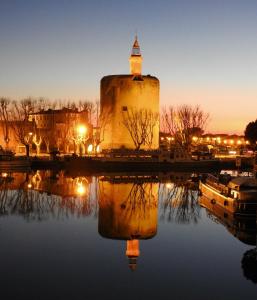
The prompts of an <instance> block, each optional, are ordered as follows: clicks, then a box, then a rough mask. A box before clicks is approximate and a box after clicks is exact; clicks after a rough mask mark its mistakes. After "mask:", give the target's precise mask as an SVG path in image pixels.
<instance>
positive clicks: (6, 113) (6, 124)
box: [0, 98, 11, 148]
mask: <svg viewBox="0 0 257 300" xmlns="http://www.w3.org/2000/svg"><path fill="white" fill-rule="evenodd" d="M10 109H11V101H10V99H8V98H0V122H1V127H2V130H3V136H4V141H5V146H6V148H8V144H9V141H10V136H9V131H10Z"/></svg>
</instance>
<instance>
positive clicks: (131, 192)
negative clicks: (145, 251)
mask: <svg viewBox="0 0 257 300" xmlns="http://www.w3.org/2000/svg"><path fill="white" fill-rule="evenodd" d="M146 180H147V179H146V178H139V177H138V178H133V180H132V179H131V178H130V179H129V178H127V179H120V178H116V179H115V178H109V179H108V178H103V179H102V180H101V179H100V181H99V214H98V231H99V234H100V235H101V236H102V237H105V238H109V239H119V240H124V241H126V244H127V249H126V255H127V257H128V259H129V267H130V269H131V270H135V269H136V266H137V258H138V256H139V255H140V250H139V244H140V240H145V239H151V238H153V237H154V236H155V235H156V233H157V210H158V190H159V184H158V183H157V182H147V181H146Z"/></svg>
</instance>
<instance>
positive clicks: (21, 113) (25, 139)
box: [11, 98, 36, 157]
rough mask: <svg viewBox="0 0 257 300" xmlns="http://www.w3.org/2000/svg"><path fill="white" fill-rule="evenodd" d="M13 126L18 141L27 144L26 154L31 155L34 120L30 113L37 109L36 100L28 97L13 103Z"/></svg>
mask: <svg viewBox="0 0 257 300" xmlns="http://www.w3.org/2000/svg"><path fill="white" fill-rule="evenodd" d="M12 105H13V106H12V111H11V118H12V122H11V125H12V128H13V131H14V134H15V138H16V140H17V142H20V143H21V144H22V145H24V146H25V149H26V156H27V157H29V146H30V143H31V139H32V130H33V122H30V121H29V115H30V114H31V113H33V112H34V111H35V105H36V101H35V100H33V99H31V98H27V99H24V100H21V101H13V103H12Z"/></svg>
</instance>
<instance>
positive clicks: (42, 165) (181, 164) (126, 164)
mask: <svg viewBox="0 0 257 300" xmlns="http://www.w3.org/2000/svg"><path fill="white" fill-rule="evenodd" d="M236 168H237V166H236V159H222V160H221V159H212V160H200V161H196V160H182V161H174V162H159V161H157V160H152V159H142V160H135V161H133V160H128V161H126V160H118V159H117V160H115V159H113V160H106V159H104V158H99V157H74V156H68V157H58V158H56V159H49V158H48V157H40V158H39V157H31V158H29V159H25V158H21V157H18V158H15V159H13V160H10V161H0V171H19V170H21V171H23V170H24V171H26V170H29V169H32V170H46V169H57V170H67V171H69V172H70V171H83V172H84V173H85V172H87V173H90V174H92V173H99V172H121V171H122V172H136V171H140V172H169V171H180V172H211V171H216V170H221V169H236ZM241 168H242V169H247V170H250V169H251V165H250V164H249V163H248V162H244V161H242V164H241Z"/></svg>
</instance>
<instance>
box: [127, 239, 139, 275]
mask: <svg viewBox="0 0 257 300" xmlns="http://www.w3.org/2000/svg"><path fill="white" fill-rule="evenodd" d="M126 255H127V257H128V259H129V268H130V269H131V270H132V271H135V269H136V267H137V258H138V256H139V255H140V251H139V240H128V241H127V250H126Z"/></svg>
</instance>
